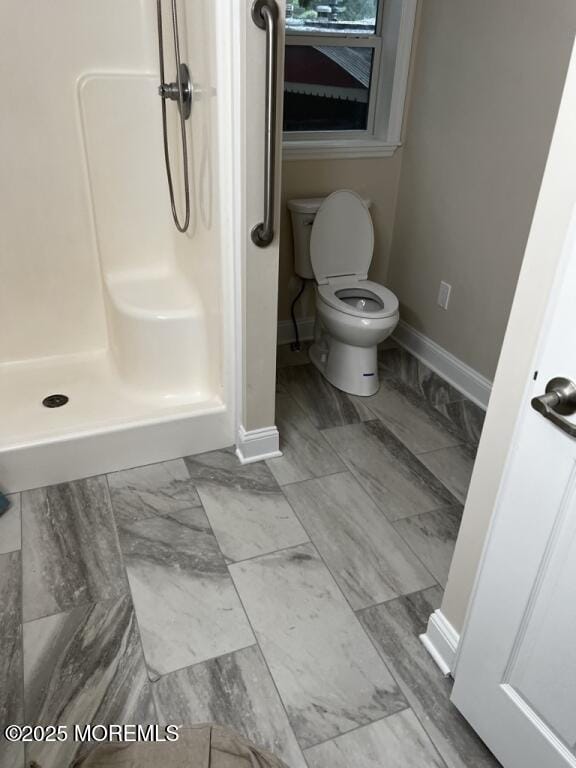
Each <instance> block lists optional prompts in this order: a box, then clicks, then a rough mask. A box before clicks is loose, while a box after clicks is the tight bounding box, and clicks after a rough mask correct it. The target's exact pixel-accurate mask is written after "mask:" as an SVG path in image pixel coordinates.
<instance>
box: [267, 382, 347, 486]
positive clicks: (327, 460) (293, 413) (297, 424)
mask: <svg viewBox="0 0 576 768" xmlns="http://www.w3.org/2000/svg"><path fill="white" fill-rule="evenodd" d="M276 426H277V427H278V430H279V432H280V449H281V451H282V453H283V454H284V455H283V456H281V457H280V458H278V459H270V460H269V461H267V462H266V463H267V464H268V466H269V467H270V469H271V470H272V474H273V475H274V477H275V478H276V480H277V481H278V483H279V484H280V485H286V484H287V483H296V482H299V481H300V480H308V479H310V478H312V477H322V476H323V475H331V474H334V472H342V471H343V470H344V469H345V467H344V464H343V463H342V461H341V460H340V459H339V458H338V456H337V455H336V454H335V453H334V451H333V450H332V448H331V447H330V446H329V445H328V443H327V442H326V439H325V438H324V436H323V433H322V432H320V430H318V429H317V428H316V427H315V426H314V424H312V422H311V421H310V419H309V418H308V417H307V416H306V414H305V413H304V411H303V410H302V409H301V408H300V406H299V405H298V404H297V403H296V401H295V400H294V399H293V398H292V397H291V396H290V395H288V394H286V393H282V392H281V393H279V394H278V395H277V396H276Z"/></svg>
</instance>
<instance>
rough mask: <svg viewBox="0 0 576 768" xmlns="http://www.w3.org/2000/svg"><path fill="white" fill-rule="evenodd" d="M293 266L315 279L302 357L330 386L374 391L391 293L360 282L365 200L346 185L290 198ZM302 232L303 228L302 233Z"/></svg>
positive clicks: (366, 235) (370, 241) (368, 249)
mask: <svg viewBox="0 0 576 768" xmlns="http://www.w3.org/2000/svg"><path fill="white" fill-rule="evenodd" d="M288 205H289V208H290V211H291V214H292V224H293V228H294V243H295V264H296V272H297V274H299V275H300V276H302V277H306V278H308V279H310V278H311V277H314V279H315V281H316V326H315V332H314V343H313V344H312V346H311V348H310V359H311V360H312V362H313V363H314V365H315V366H316V367H317V368H318V369H319V370H320V372H321V373H322V374H323V375H324V376H325V377H326V378H327V379H328V381H329V382H330V383H331V384H333V385H334V386H335V387H337V388H338V389H341V390H343V391H344V392H348V393H350V394H354V395H360V396H369V395H373V394H374V393H375V392H377V391H378V387H379V379H378V360H377V348H378V344H380V343H381V342H382V341H384V339H386V338H387V337H388V336H390V334H391V333H392V332H393V331H394V329H395V328H396V326H397V324H398V320H399V312H398V299H397V298H396V296H395V295H394V294H393V293H392V291H390V290H388V288H386V287H384V286H383V285H380V284H379V283H375V282H373V281H371V280H368V269H369V267H370V263H371V262H372V255H373V251H374V227H373V224H372V218H371V216H370V212H369V210H368V204H367V202H366V201H364V200H362V198H361V197H360V196H359V195H357V194H356V193H355V192H352V191H349V190H341V191H338V192H334V193H333V194H332V195H330V196H329V197H327V198H326V199H324V200H292V201H290V202H289V204H288ZM308 233H309V234H308Z"/></svg>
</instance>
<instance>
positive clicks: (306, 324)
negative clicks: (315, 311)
mask: <svg viewBox="0 0 576 768" xmlns="http://www.w3.org/2000/svg"><path fill="white" fill-rule="evenodd" d="M297 324H298V334H299V336H300V341H310V340H311V339H313V338H314V318H313V317H305V318H302V319H301V320H298V321H297ZM293 341H296V337H295V336H294V326H293V324H292V320H280V321H279V323H278V346H280V345H281V344H291V343H292V342H293Z"/></svg>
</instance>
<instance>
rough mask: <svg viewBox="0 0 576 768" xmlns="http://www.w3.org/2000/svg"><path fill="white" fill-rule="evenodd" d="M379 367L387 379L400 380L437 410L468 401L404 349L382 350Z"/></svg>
mask: <svg viewBox="0 0 576 768" xmlns="http://www.w3.org/2000/svg"><path fill="white" fill-rule="evenodd" d="M379 367H380V371H381V373H383V374H384V376H385V377H386V378H389V377H390V376H393V377H395V378H397V379H400V380H401V381H403V382H404V383H405V384H407V385H408V386H409V387H410V388H411V389H413V390H415V391H416V392H418V393H419V394H421V395H422V396H423V397H424V398H425V399H426V400H427V401H428V403H430V405H432V406H434V407H435V408H439V407H441V406H442V405H444V404H446V403H455V402H460V401H463V400H465V399H466V397H465V396H464V395H463V394H462V393H461V392H459V391H458V390H457V389H455V387H453V386H452V385H451V384H449V383H448V382H447V381H444V379H443V378H442V377H441V376H438V374H437V373H434V371H432V370H431V369H430V368H428V366H427V365H425V364H424V363H423V362H422V361H421V360H418V358H416V357H414V355H412V354H410V352H408V351H407V350H406V349H403V348H402V347H396V348H394V349H386V350H380V353H379Z"/></svg>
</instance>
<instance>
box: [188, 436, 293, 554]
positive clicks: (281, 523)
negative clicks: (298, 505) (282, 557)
mask: <svg viewBox="0 0 576 768" xmlns="http://www.w3.org/2000/svg"><path fill="white" fill-rule="evenodd" d="M186 465H187V467H188V470H189V472H190V475H191V477H192V478H193V479H194V482H195V484H196V488H197V489H198V493H199V494H200V498H201V500H202V503H203V505H204V509H205V510H206V514H207V515H208V519H209V520H210V524H211V525H212V528H213V530H214V533H215V534H216V538H217V539H218V543H219V545H220V548H221V550H222V552H223V554H224V556H225V557H226V558H227V559H228V560H229V561H237V560H246V559H247V558H250V557H255V556H256V555H261V554H263V553H266V552H274V551H275V550H277V549H283V548H285V547H291V546H294V545H295V544H301V543H302V542H304V541H307V540H308V536H307V535H306V532H305V531H304V529H303V528H302V526H301V524H300V523H299V521H298V519H297V518H296V516H295V515H294V512H293V511H292V509H291V507H290V505H289V504H288V502H287V501H286V498H285V496H284V494H283V493H282V491H281V489H280V487H279V485H278V483H277V482H276V480H275V478H274V476H273V475H272V472H271V471H270V469H269V468H268V467H267V466H266V464H265V463H264V462H258V463H256V464H247V465H244V466H242V465H241V464H240V462H239V461H238V459H237V458H236V456H235V455H234V453H233V452H232V451H231V450H224V451H213V452H212V453H205V454H202V455H201V456H189V457H188V458H187V459H186Z"/></svg>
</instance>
